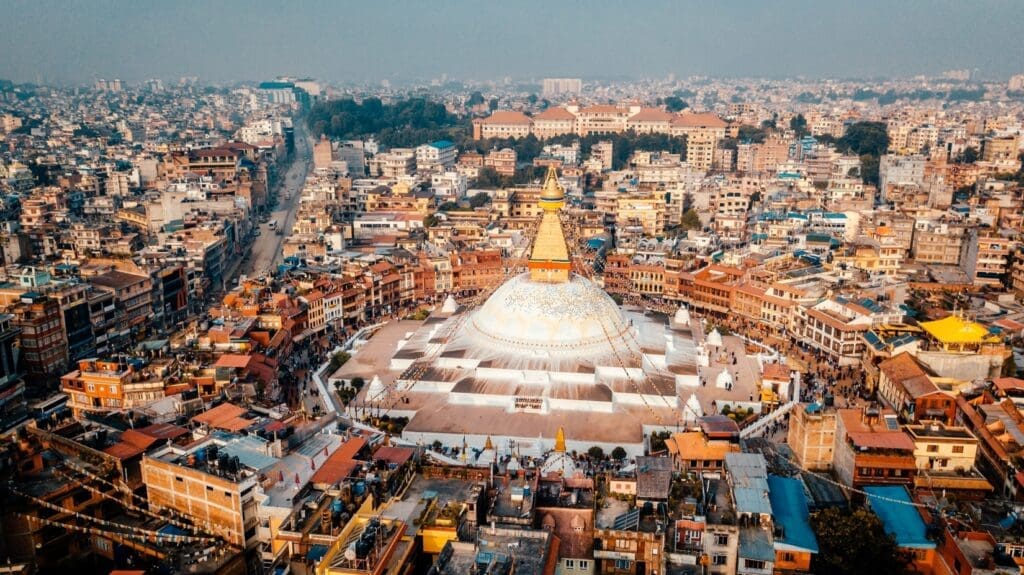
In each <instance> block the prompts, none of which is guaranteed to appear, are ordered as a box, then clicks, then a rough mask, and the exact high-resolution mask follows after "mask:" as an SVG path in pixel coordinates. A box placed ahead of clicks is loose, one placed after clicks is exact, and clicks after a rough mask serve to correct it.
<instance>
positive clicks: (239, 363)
mask: <svg viewBox="0 0 1024 575" xmlns="http://www.w3.org/2000/svg"><path fill="white" fill-rule="evenodd" d="M250 361H252V356H249V355H241V354H237V353H226V354H224V355H222V356H220V357H219V358H217V363H215V364H213V367H229V368H235V369H245V368H247V367H249V362H250Z"/></svg>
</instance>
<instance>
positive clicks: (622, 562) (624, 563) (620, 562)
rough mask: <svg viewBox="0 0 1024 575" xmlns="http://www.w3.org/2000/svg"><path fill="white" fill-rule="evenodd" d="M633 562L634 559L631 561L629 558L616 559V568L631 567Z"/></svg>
mask: <svg viewBox="0 0 1024 575" xmlns="http://www.w3.org/2000/svg"><path fill="white" fill-rule="evenodd" d="M631 563H632V561H630V560H629V559H616V560H615V568H616V569H629V567H630V564H631Z"/></svg>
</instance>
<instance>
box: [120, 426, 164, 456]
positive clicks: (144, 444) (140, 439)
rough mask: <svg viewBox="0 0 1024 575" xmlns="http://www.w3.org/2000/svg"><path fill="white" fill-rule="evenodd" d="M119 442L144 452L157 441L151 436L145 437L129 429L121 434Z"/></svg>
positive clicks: (143, 434)
mask: <svg viewBox="0 0 1024 575" xmlns="http://www.w3.org/2000/svg"><path fill="white" fill-rule="evenodd" d="M121 442H122V443H127V444H129V445H134V446H135V447H138V448H139V449H142V450H143V451H145V450H146V449H149V446H151V445H153V444H154V443H156V442H157V439H156V438H155V437H153V436H150V435H146V434H145V433H142V432H139V431H135V430H134V429H129V430H128V431H125V432H124V433H122V434H121Z"/></svg>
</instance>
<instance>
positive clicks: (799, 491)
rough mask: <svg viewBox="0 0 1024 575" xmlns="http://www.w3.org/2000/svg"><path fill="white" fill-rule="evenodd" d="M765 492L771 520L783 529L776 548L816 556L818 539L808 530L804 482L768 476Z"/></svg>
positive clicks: (808, 515)
mask: <svg viewBox="0 0 1024 575" xmlns="http://www.w3.org/2000/svg"><path fill="white" fill-rule="evenodd" d="M768 490H769V499H770V500H771V503H772V517H773V519H774V520H775V523H776V524H777V525H780V526H781V527H782V535H781V536H779V537H776V538H775V548H776V549H779V550H783V551H790V550H796V551H810V552H811V553H817V552H818V539H817V538H816V537H815V536H814V530H812V529H811V522H810V511H809V509H808V506H807V494H806V493H805V492H804V484H803V482H802V481H801V480H799V479H796V478H792V477H779V476H778V475H769V476H768Z"/></svg>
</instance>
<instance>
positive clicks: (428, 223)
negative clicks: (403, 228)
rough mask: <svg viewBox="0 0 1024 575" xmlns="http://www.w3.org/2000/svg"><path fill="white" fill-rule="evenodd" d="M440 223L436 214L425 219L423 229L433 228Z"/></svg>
mask: <svg viewBox="0 0 1024 575" xmlns="http://www.w3.org/2000/svg"><path fill="white" fill-rule="evenodd" d="M438 221H440V220H439V219H438V217H437V216H436V215H435V214H430V215H429V216H427V217H425V218H423V227H425V228H432V227H434V226H436V225H437V223H438Z"/></svg>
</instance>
